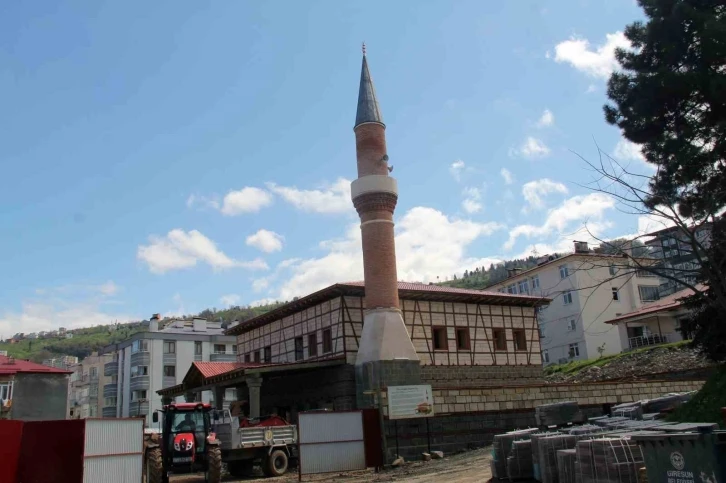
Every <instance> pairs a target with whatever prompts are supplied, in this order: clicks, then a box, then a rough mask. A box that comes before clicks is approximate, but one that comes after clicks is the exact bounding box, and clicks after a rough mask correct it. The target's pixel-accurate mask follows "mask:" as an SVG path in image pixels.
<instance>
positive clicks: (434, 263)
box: [275, 207, 503, 300]
mask: <svg viewBox="0 0 726 483" xmlns="http://www.w3.org/2000/svg"><path fill="white" fill-rule="evenodd" d="M502 228H503V226H502V225H500V224H498V223H478V222H474V221H470V220H458V219H453V218H450V217H447V216H446V215H444V214H443V213H441V212H440V211H437V210H434V209H432V208H425V207H416V208H412V209H411V210H409V211H408V212H407V213H406V214H405V215H404V216H403V217H402V218H401V219H400V220H399V222H398V223H397V226H396V258H397V267H398V278H399V280H408V281H421V282H428V281H436V277H437V276H440V277H441V278H442V279H443V278H444V277H446V276H451V275H452V274H454V273H463V271H464V270H467V269H470V268H472V267H476V266H481V265H488V264H489V263H496V262H498V260H495V259H490V258H486V259H484V258H474V257H470V256H467V255H466V253H465V252H466V248H467V247H468V246H469V245H470V244H471V243H472V242H473V241H474V240H476V239H477V238H480V237H483V236H488V235H491V234H492V233H493V232H495V231H497V230H500V229H502ZM360 233H361V231H360V228H359V226H358V224H357V223H356V224H354V225H350V226H349V228H348V230H347V231H346V234H345V236H344V237H343V238H340V239H334V240H325V241H323V242H321V243H320V248H321V249H323V250H325V254H324V255H322V256H320V257H318V258H310V259H304V260H295V261H293V262H291V263H289V264H288V266H287V267H285V268H286V270H285V273H284V277H280V278H281V279H283V280H284V282H283V283H282V285H281V286H280V287H279V288H278V289H277V290H276V292H275V293H276V294H277V298H279V299H280V300H290V299H292V298H293V297H295V296H303V295H307V294H309V293H312V292H314V291H316V290H319V289H321V288H324V287H326V286H328V285H330V284H333V283H336V282H345V281H353V280H362V279H363V255H362V252H361V234H360Z"/></svg>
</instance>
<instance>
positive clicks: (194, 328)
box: [102, 315, 237, 424]
mask: <svg viewBox="0 0 726 483" xmlns="http://www.w3.org/2000/svg"><path fill="white" fill-rule="evenodd" d="M160 323H162V322H161V321H160V319H159V316H158V315H155V316H153V317H152V318H151V320H149V322H148V324H149V328H148V331H146V332H139V333H137V334H134V335H133V336H132V337H130V338H128V339H126V340H124V341H122V342H119V343H117V344H113V345H111V346H108V347H106V348H104V350H103V352H104V353H105V354H108V355H110V357H111V359H110V361H109V362H107V363H105V364H104V369H103V371H104V375H105V376H107V377H110V378H111V380H110V381H109V383H107V384H106V385H104V386H103V398H104V403H103V410H102V415H103V417H130V416H142V415H143V416H146V419H147V421H146V422H147V424H151V418H150V417H149V414H151V413H153V412H154V411H155V410H157V409H161V406H162V403H161V397H160V396H159V395H158V394H157V391H158V390H160V389H163V388H166V387H171V386H175V385H177V384H180V383H181V381H182V380H183V379H184V375H185V374H186V373H187V371H188V370H189V368H190V367H191V365H192V363H193V362H195V361H197V362H199V361H215V362H235V361H236V360H237V347H236V345H235V337H233V336H227V335H224V329H223V328H222V324H221V323H220V322H211V321H208V320H205V319H201V318H195V319H192V320H175V321H172V322H169V323H166V324H165V326H164V327H163V328H160V326H159V325H160ZM204 397H205V402H210V401H209V398H210V397H211V396H210V395H209V393H205V396H204Z"/></svg>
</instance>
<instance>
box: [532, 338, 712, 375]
mask: <svg viewBox="0 0 726 483" xmlns="http://www.w3.org/2000/svg"><path fill="white" fill-rule="evenodd" d="M713 367H715V366H714V364H713V363H712V362H710V361H708V360H707V359H706V358H705V357H704V355H703V354H702V353H701V352H699V351H698V350H697V349H695V348H693V347H691V345H690V342H688V341H685V342H676V343H673V344H665V345H660V346H653V347H644V348H642V349H637V350H634V351H629V352H622V353H620V354H613V355H610V356H605V357H601V358H599V359H590V360H587V361H573V362H569V363H567V364H556V365H551V366H547V367H546V368H545V370H544V372H545V379H546V381H547V382H548V383H578V382H596V381H606V380H613V379H626V380H639V379H647V378H648V377H649V376H653V375H656V374H660V373H663V372H692V371H696V372H708V370H709V369H711V368H713Z"/></svg>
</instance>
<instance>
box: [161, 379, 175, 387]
mask: <svg viewBox="0 0 726 483" xmlns="http://www.w3.org/2000/svg"><path fill="white" fill-rule="evenodd" d="M172 386H176V377H169V376H164V378H163V379H162V381H161V387H162V388H167V387H172Z"/></svg>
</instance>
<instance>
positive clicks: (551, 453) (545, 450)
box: [539, 434, 579, 483]
mask: <svg viewBox="0 0 726 483" xmlns="http://www.w3.org/2000/svg"><path fill="white" fill-rule="evenodd" d="M578 439H579V437H578V436H572V435H569V434H556V435H554V436H547V437H545V438H542V439H540V440H539V468H540V474H541V479H540V481H541V482H542V483H558V482H559V471H558V469H557V451H558V450H562V449H574V448H575V445H576V444H577V440H578Z"/></svg>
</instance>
